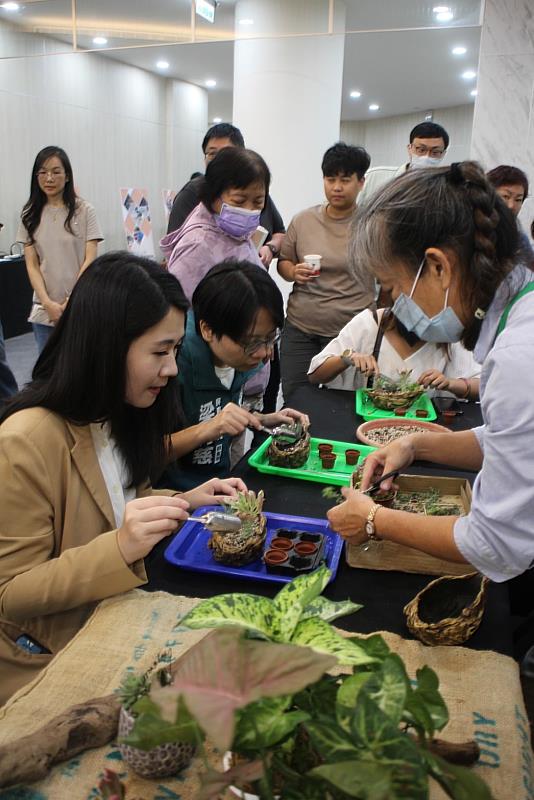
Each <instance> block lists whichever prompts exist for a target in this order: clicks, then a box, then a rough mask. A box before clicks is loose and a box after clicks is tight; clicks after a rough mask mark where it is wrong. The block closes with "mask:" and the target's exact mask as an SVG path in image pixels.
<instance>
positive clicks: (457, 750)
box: [428, 739, 480, 767]
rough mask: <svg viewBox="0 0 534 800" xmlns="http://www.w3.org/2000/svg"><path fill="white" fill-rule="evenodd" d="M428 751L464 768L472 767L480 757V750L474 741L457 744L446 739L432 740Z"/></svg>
mask: <svg viewBox="0 0 534 800" xmlns="http://www.w3.org/2000/svg"><path fill="white" fill-rule="evenodd" d="M428 749H429V750H430V752H431V753H434V755H436V756H441V758H443V759H444V760H445V761H448V762H449V764H458V765H459V766H462V767H472V766H473V764H476V762H477V761H478V759H479V757H480V748H479V746H478V744H477V743H476V742H475V741H474V740H470V741H468V742H459V743H458V744H457V743H456V742H448V741H446V740H445V739H432V740H431V741H430V742H429V743H428Z"/></svg>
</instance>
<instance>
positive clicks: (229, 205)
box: [160, 147, 271, 302]
mask: <svg viewBox="0 0 534 800" xmlns="http://www.w3.org/2000/svg"><path fill="white" fill-rule="evenodd" d="M270 180H271V175H270V172H269V168H268V166H267V164H266V163H265V161H264V160H263V158H262V157H261V156H260V155H258V154H257V153H255V152H254V151H252V150H247V149H245V148H242V147H225V148H223V149H222V150H220V151H219V152H218V153H217V155H216V156H215V158H214V159H213V160H212V161H210V163H209V164H208V166H207V169H206V175H205V177H204V185H203V186H202V188H201V193H200V199H201V202H200V203H199V205H198V206H196V208H195V209H194V210H193V211H192V212H191V214H190V215H189V217H188V218H187V219H186V221H185V222H184V224H183V225H182V226H181V227H180V228H178V230H177V231H173V233H170V234H168V235H167V236H164V237H163V239H162V240H161V243H160V244H161V249H162V251H163V253H164V255H165V256H166V257H167V260H168V268H169V272H171V273H172V274H173V275H174V276H175V277H176V278H178V280H179V281H180V283H181V285H182V288H183V290H184V293H185V295H186V297H187V298H188V300H189V301H190V302H191V298H192V296H193V292H194V291H195V289H196V287H197V286H198V284H199V283H200V281H201V280H202V278H203V277H204V275H206V274H207V273H208V272H209V270H210V269H211V267H212V266H214V264H218V263H220V262H221V261H224V260H225V259H228V258H231V259H233V260H243V261H249V262H252V263H253V264H257V265H258V267H260V268H262V269H263V265H262V262H261V260H260V257H259V255H258V252H257V248H256V246H255V244H254V242H253V241H252V235H253V234H254V232H255V231H256V229H257V228H258V226H259V224H260V214H261V210H262V208H263V206H264V205H265V198H266V196H267V192H268V191H269V183H270Z"/></svg>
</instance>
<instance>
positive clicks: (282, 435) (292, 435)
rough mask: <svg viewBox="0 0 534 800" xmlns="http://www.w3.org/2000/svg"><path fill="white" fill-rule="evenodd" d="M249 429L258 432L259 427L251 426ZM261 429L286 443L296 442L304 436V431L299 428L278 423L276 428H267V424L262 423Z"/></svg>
mask: <svg viewBox="0 0 534 800" xmlns="http://www.w3.org/2000/svg"><path fill="white" fill-rule="evenodd" d="M249 430H251V431H254V433H256V431H257V430H258V428H253V427H252V426H249ZM259 430H260V431H261V432H262V433H268V434H269V436H273V437H275V438H276V440H277V441H278V442H285V443H286V444H295V442H298V440H299V439H300V438H301V436H302V431H300V432H299V430H295V429H294V428H290V427H289V425H277V426H276V427H275V428H266V427H265V425H262V426H261V428H260V429H259Z"/></svg>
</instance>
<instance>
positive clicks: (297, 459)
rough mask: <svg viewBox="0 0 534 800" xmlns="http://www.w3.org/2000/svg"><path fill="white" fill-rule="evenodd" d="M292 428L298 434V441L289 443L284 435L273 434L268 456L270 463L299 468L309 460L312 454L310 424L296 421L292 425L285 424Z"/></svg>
mask: <svg viewBox="0 0 534 800" xmlns="http://www.w3.org/2000/svg"><path fill="white" fill-rule="evenodd" d="M284 427H286V428H291V430H293V431H294V432H295V434H297V435H298V437H299V438H298V439H297V441H296V442H291V443H288V441H287V440H284V438H283V436H282V437H276V436H273V438H272V440H271V444H270V445H269V449H268V450H267V457H268V459H269V464H271V465H272V466H273V467H285V468H286V469H298V468H299V467H302V465H303V464H305V463H306V461H307V460H308V456H309V455H310V434H309V433H308V426H307V425H303V424H302V423H301V422H294V423H293V424H292V425H286V426H284Z"/></svg>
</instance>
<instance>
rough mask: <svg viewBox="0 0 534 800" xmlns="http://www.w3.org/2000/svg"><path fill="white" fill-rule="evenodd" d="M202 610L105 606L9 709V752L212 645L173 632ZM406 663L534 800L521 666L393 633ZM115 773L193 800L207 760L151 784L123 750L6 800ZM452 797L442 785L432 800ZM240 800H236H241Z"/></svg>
mask: <svg viewBox="0 0 534 800" xmlns="http://www.w3.org/2000/svg"><path fill="white" fill-rule="evenodd" d="M197 602H198V600H196V599H192V598H187V597H176V596H174V595H169V594H165V593H163V592H156V593H153V594H148V593H146V592H143V591H140V590H135V591H132V592H128V593H127V594H124V595H119V596H118V597H114V598H111V599H109V600H106V601H104V602H103V603H101V604H100V605H99V606H98V608H97V609H96V611H95V613H94V614H93V616H92V617H91V619H90V620H89V621H88V623H87V624H86V626H85V627H84V628H83V630H81V631H80V633H79V634H78V635H77V636H76V637H75V638H74V639H73V640H72V642H70V644H69V645H68V646H67V647H65V649H64V650H63V651H62V652H61V653H60V654H59V655H58V656H57V658H55V659H54V660H53V661H52V662H51V663H50V664H49V666H48V667H47V668H46V669H45V670H44V671H43V672H42V673H41V674H40V675H39V677H38V678H36V679H35V680H34V681H33V682H32V683H31V684H29V685H28V686H27V687H25V688H23V689H21V690H20V691H19V692H18V693H17V694H16V695H14V696H13V697H12V698H11V700H10V701H9V702H8V703H7V704H6V705H5V706H4V707H3V708H2V709H0V744H3V743H5V742H10V741H13V740H15V739H17V738H19V737H20V736H23V735H25V734H27V733H31V732H33V731H35V730H36V729H37V728H39V727H41V726H42V725H43V724H44V723H45V722H46V721H47V720H50V719H51V718H53V717H55V716H56V715H57V714H59V713H61V712H62V711H64V710H66V709H67V708H68V707H69V706H71V705H74V704H76V703H80V702H83V701H84V700H87V699H90V698H93V697H100V696H103V695H106V694H109V693H111V692H112V691H113V690H114V689H115V688H116V687H117V686H118V684H119V683H120V681H121V678H122V676H123V674H124V672H125V670H126V669H127V668H129V667H130V668H133V669H135V671H136V672H141V671H143V670H144V669H146V668H147V667H148V666H149V665H150V664H151V663H152V662H153V660H154V658H155V656H156V654H157V653H158V652H159V651H160V650H161V649H162V648H165V647H170V648H172V651H173V654H174V655H175V656H178V655H179V654H180V653H182V652H184V650H186V649H187V648H189V647H191V645H192V644H194V643H195V642H197V641H198V640H199V639H201V638H202V636H203V635H204V632H202V631H182V630H181V629H178V630H173V629H174V628H175V626H176V620H177V618H178V617H179V616H181V615H182V614H184V613H185V612H186V611H188V610H189V609H190V608H192V607H193V606H194V605H195V604H196V603H197ZM382 635H383V636H384V638H385V640H386V641H387V642H388V644H389V646H390V647H391V648H392V649H394V650H395V651H396V652H398V653H399V655H400V656H401V657H402V658H403V659H404V661H405V663H406V666H407V669H408V672H409V674H410V675H411V676H415V671H416V669H417V668H418V667H420V666H422V665H423V664H428V665H429V666H431V667H432V668H433V669H435V670H436V672H437V673H438V675H439V679H440V688H441V691H442V693H443V696H444V698H445V700H446V702H447V705H448V707H449V711H450V716H451V722H450V723H449V725H448V726H447V728H446V729H445V731H444V734H443V735H444V736H445V738H447V739H450V740H451V741H458V742H460V741H465V740H466V739H471V738H474V739H476V740H477V741H478V743H479V745H480V748H481V760H480V763H479V764H478V765H477V766H476V767H475V769H476V770H477V771H478V772H479V774H480V775H481V776H482V777H483V778H484V779H485V780H486V781H487V782H488V784H489V785H490V787H491V789H492V792H493V795H494V797H495V798H496V800H530V798H533V797H534V790H533V785H534V782H533V772H532V751H531V749H530V739H529V730H528V722H527V719H526V713H525V707H524V704H523V698H522V694H521V688H520V684H519V675H518V669H517V665H516V663H515V662H514V661H513V660H512V659H511V658H508V657H506V656H502V655H498V654H496V653H492V652H480V651H474V650H468V649H467V648H463V647H436V648H429V647H425V646H424V645H422V644H419V642H415V641H407V640H404V639H402V638H401V637H400V636H397V635H395V634H392V633H387V632H386V633H383V634H382ZM105 767H109V768H111V769H114V770H115V771H116V772H117V773H119V775H120V776H121V779H122V780H123V781H124V782H125V784H126V787H127V794H126V796H127V800H173V798H174V799H175V800H177V799H178V798H181V800H192V799H193V798H195V796H196V792H197V789H198V780H197V775H198V771H199V769H200V768H201V764H200V761H199V760H195V761H194V762H193V764H192V765H191V767H190V768H189V769H188V770H187V771H186V772H185V773H183V774H182V775H180V776H179V777H177V778H166V779H163V780H160V781H158V780H154V781H148V780H143V779H142V778H139V777H137V776H136V775H135V774H134V773H130V772H129V771H128V767H127V765H126V764H125V763H124V762H123V761H122V760H121V758H120V754H119V753H118V750H117V747H116V746H115V745H114V744H110V745H109V746H107V747H102V748H99V749H98V750H91V751H88V752H86V753H83V754H81V755H80V756H78V757H76V758H74V759H72V760H71V761H69V762H66V763H63V764H59V765H57V766H56V767H55V768H54V769H53V770H52V772H51V773H50V775H49V776H48V778H46V779H45V780H43V781H40V782H38V783H35V784H32V786H31V787H30V786H29V787H27V788H25V789H20V788H19V789H17V790H9V789H8V790H4V791H3V792H2V791H0V797H1V798H2V800H15V798H18V799H19V800H22V799H24V800H91V799H92V798H97V797H99V794H98V792H97V790H96V786H97V783H98V780H99V777H100V775H101V773H102V771H103V769H104V768H105ZM444 797H445V794H444V793H443V792H442V791H441V789H439V787H437V786H436V785H435V784H434V785H433V788H432V791H431V798H432V800H438V799H440V800H441V798H444ZM234 800H235V798H234Z"/></svg>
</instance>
